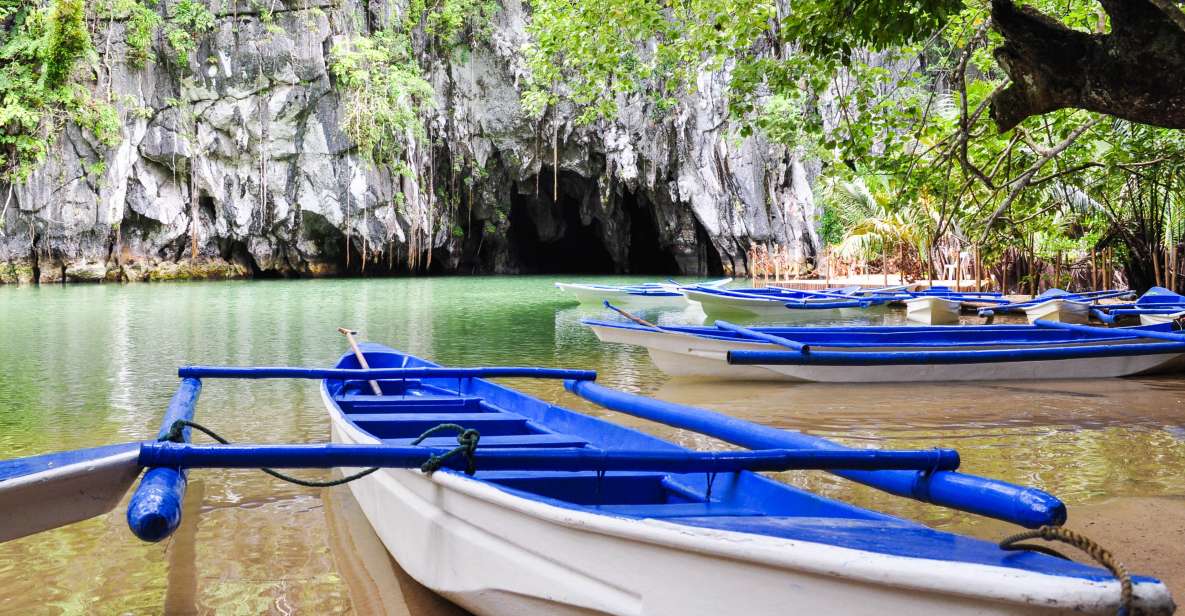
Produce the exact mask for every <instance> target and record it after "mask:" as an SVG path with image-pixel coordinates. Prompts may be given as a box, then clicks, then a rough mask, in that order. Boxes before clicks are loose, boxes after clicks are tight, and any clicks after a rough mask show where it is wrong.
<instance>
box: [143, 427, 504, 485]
mask: <svg viewBox="0 0 1185 616" xmlns="http://www.w3.org/2000/svg"><path fill="white" fill-rule="evenodd" d="M185 428H193V429H194V430H197V431H199V432H202V433H203V434H205V435H206V436H208V437H210V438H212V439H214V440H216V441H218V442H219V443H222V444H223V445H229V444H230V441H228V440H226V439H224V438H222V437H221V436H219V435H218V434H216V433H215V432H214V431H213V430H211V429H209V428H207V427H205V426H203V425H201V424H199V423H196V422H193V421H186V420H184V419H178V420H177V421H174V422H173V425H171V426H169V432H168V433H167V434H165V435H164V436H162V437H161V438H159V439H157V440H158V441H170V442H173V443H182V442H184V440H185V439H184V438H183V436H182V434H181V433H182V431H183V430H184V429H185ZM444 428H453V429H457V430H460V431H461V434H460V435H458V436H457V442H458V443H459V445H458V446H457V447H456V448H455V449H453V450H452V451H449V452H448V453H446V454H444V455H442V456H432V457H430V458H428V461H427V462H424V464H423V466H421V467H420V470H422V471H424V472H425V473H427V474H429V475H431V474H432V473H433V472H434V471H436V470H437V469H439V468H440V467H441V466H442V465H443V464H444V462H445V460H447V459H448V458H450V457H452V456H453V455H455V454H457V453H460V454H461V455H464V456H465V459H466V461H467V465H466V467H465V474H467V475H472V474H474V473H476V472H477V466H476V463H475V462H474V460H473V453H474V450H475V449H477V441H478V439H480V438H481V434H479V433H478V431H477V430H474V429H472V428H470V429H465V428H463V427H461V426H458V425H457V424H440V425H438V426H434V427H432V428H429V429H428V430H427V431H425V432H424V433H423V434H421V435H420V436H419V438H417V439H416V440H415V441H413V442H412V444H413V445H419V444H420V442H421V441H423V440H424V439H425V438H427V437H428V436H430V435H431V434H433V433H434V432H437V431H440V430H442V429H444ZM379 468H380V467H378V466H372V467H370V468H368V469H364V470H361V471H358V472H357V473H354V474H353V475H347V476H345V477H342V478H340V479H330V480H328V481H313V480H311V479H301V478H300V477H293V476H292V475H288V474H286V473H281V472H280V471H277V470H275V469H273V468H261V469H259V470H261V471H263V472H265V473H267V474H269V475H271V476H272V477H275V478H276V479H279V480H281V481H287V482H288V483H294V484H296V485H298V486H304V487H306V488H332V487H333V486H340V485H343V484H347V483H350V482H351V481H354V480H355V479H361V478H363V477H365V476H367V475H369V474H371V473H373V472H375V471H377V470H379Z"/></svg>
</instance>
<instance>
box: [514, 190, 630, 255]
mask: <svg viewBox="0 0 1185 616" xmlns="http://www.w3.org/2000/svg"><path fill="white" fill-rule="evenodd" d="M569 175H571V177H569ZM539 180H540V185H541V186H543V187H550V186H552V181H553V179H552V177H551V174H550V173H548V172H547V171H544V173H543V174H542V176H541V177H540V178H539ZM591 190H593V186H592V183H591V182H588V181H586V180H584V179H583V178H580V177H579V176H576V175H572V174H568V173H564V172H561V173H560V182H559V199H558V200H556V201H555V202H553V201H552V198H551V197H552V195H551V194H550V191H546V190H542V191H540V194H539V195H534V194H526V195H523V194H519V192H518V191H517V190H512V191H511V198H510V237H509V240H510V248H511V250H512V251H514V255H513V256H514V262H515V264H516V265H517V267H518V269H519V271H520V272H521V273H524V274H605V273H614V272H617V271H619V268H618V266H617V264H616V263H615V262H614V261H613V256H612V255H610V254H609V251H608V250H606V249H605V244H604V240H603V238H604V235H605V232H604V230H603V229H602V228H601V223H600V221H598V220H595V219H594V220H593V221H592V222H591V223H590V224H588V225H585V224H583V223H582V222H581V220H580V202H581V200H582V199H583V198H584V197H585V196H586V195H587V194H588V192H589V191H591ZM557 214H558V218H559V220H555V218H556V217H557ZM545 218H546V219H547V220H544V219H545ZM540 221H543V222H545V223H551V224H556V225H562V229H563V230H562V232H561V233H560V234H559V236H558V237H554V238H553V237H550V236H544V235H543V234H541V233H540V229H539V222H540Z"/></svg>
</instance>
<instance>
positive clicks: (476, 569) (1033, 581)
mask: <svg viewBox="0 0 1185 616" xmlns="http://www.w3.org/2000/svg"><path fill="white" fill-rule="evenodd" d="M322 395H323V398H324V400H325V403H326V407H327V408H328V409H329V414H330V418H331V427H332V433H333V439H334V441H335V442H341V443H374V442H375V440H374V439H373V437H371V436H370V435H368V434H366V433H363V432H360V431H359V430H357V429H356V428H355V427H354V426H352V425H351V424H350V423H349V422H348V421H346V420H345V419H344V418H343V416H342V415H341V414H340V412H338V411H337V410H336V406H335V405H334V404H333V403H332V401H331V400H330V398H329V396H328V394H327V393H325V391H324V389H323V391H322ZM352 470H353V469H345V471H344V472H347V473H348V472H352ZM479 472H480V471H479ZM349 486H350V489H351V491H352V492H353V494H354V497H355V498H356V499H357V501H358V503H359V505H360V506H361V509H362V511H363V512H364V513H365V515H366V517H367V519H368V521H369V522H370V523H371V525H372V526H373V527H374V529H375V531H376V533H377V534H378V536H379V538H380V539H381V540H382V542H383V544H384V545H385V546H386V548H387V550H388V551H389V552H390V553H391V555H392V556H393V557H394V558H395V560H396V561H398V562H399V564H400V566H401V567H402V568H403V569H404V570H406V571H407V573H408V574H409V575H411V577H413V578H415V579H416V580H417V581H418V582H420V583H421V584H423V585H425V586H426V587H428V588H429V589H431V590H433V591H435V592H437V593H439V594H441V595H443V596H445V597H446V598H448V599H450V600H452V601H454V602H455V603H457V604H458V605H461V606H462V607H464V608H466V609H468V610H470V611H472V612H474V613H476V614H481V615H493V616H502V615H507V616H509V615H518V614H557V615H562V616H566V615H577V614H580V615H586V614H625V615H637V616H667V615H670V616H676V615H677V616H687V615H697V614H704V615H708V614H722V613H741V614H752V615H755V616H756V615H766V614H769V615H772V614H782V613H785V610H786V606H787V605H793V606H794V607H795V610H796V611H800V612H801V613H818V614H824V613H830V614H835V613H843V614H852V615H864V614H867V615H873V614H877V615H880V614H909V615H910V616H919V615H929V614H934V615H938V614H943V615H956V616H958V615H971V614H976V615H990V614H1071V613H1076V614H1077V613H1098V614H1104V613H1108V612H1109V611H1110V610H1112V609H1113V608H1111V607H1110V605H1111V604H1113V601H1114V598H1115V597H1116V596H1117V595H1118V592H1119V590H1118V583H1117V582H1114V581H1106V582H1103V581H1091V580H1086V579H1073V578H1062V577H1056V576H1049V575H1044V574H1037V573H1030V572H1025V571H1018V570H1015V569H1001V568H998V567H990V566H985V565H979V564H971V563H958V562H942V563H941V564H939V563H937V562H936V561H933V560H929V559H924V558H910V557H902V556H893V555H885V554H877V553H872V552H865V551H862V550H855V549H849V548H843V547H837V546H831V545H824V544H819V543H812V542H806V541H798V540H791V539H783V538H778V537H770V536H760V535H751V534H748V533H737V532H731V531H726V530H716V529H711V528H698V527H695V526H687V525H684V524H674V523H669V522H664V521H661V520H656V519H643V520H638V519H627V518H618V517H613V516H608V515H597V514H590V513H586V512H582V511H574V510H570V509H564V508H560V507H554V506H551V505H548V504H546V503H539V502H535V501H531V500H528V499H524V498H520V497H518V496H516V495H514V494H513V493H510V492H507V491H504V490H500V489H497V488H494V487H492V486H489V485H486V484H484V483H482V482H479V481H474V480H471V479H468V478H466V477H464V476H462V475H458V474H455V473H450V472H438V473H436V474H434V475H432V476H427V475H424V474H423V473H420V472H419V471H411V470H397V469H390V470H380V471H378V472H375V473H373V474H371V475H369V476H367V477H365V478H362V479H359V480H357V481H354V482H351V483H350V484H349ZM877 523H882V522H881V521H879V520H878V521H877ZM1137 596H1138V597H1140V599H1141V602H1149V604H1156V605H1162V606H1163V605H1171V599H1170V598H1169V597H1168V593H1167V590H1166V589H1165V588H1164V586H1163V585H1160V584H1141V585H1139V587H1138V588H1137ZM1162 613H1166V614H1167V613H1168V612H1167V611H1166V612H1162Z"/></svg>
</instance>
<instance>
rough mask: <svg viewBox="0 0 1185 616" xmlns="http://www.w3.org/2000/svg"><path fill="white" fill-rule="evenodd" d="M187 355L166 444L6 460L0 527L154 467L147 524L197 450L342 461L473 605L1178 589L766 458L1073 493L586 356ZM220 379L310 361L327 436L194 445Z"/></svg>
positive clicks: (975, 496)
mask: <svg viewBox="0 0 1185 616" xmlns="http://www.w3.org/2000/svg"><path fill="white" fill-rule="evenodd" d="M179 375H180V376H181V377H182V380H181V384H180V386H179V387H178V390H177V393H176V394H175V395H174V397H173V399H172V401H171V402H170V404H169V407H168V410H167V411H166V414H165V419H164V421H163V422H162V425H161V430H160V433H159V435H158V440H150V441H144V442H136V443H127V444H124V445H115V446H110V447H104V448H98V449H92V450H84V451H78V452H66V453H61V454H49V455H46V456H38V457H34V458H25V459H20V460H9V461H3V462H0V514H3V515H0V540H7V539H11V538H14V537H17V536H22V535H25V534H29V533H31V532H37V531H40V530H45V529H48V528H52V527H56V526H59V525H62V524H66V523H69V522H71V521H76V520H80V519H85V518H86V517H92V516H94V515H99V514H101V513H103V512H104V511H108V510H110V509H111V508H113V507H114V506H115V505H116V504H117V503H118V502H120V499H121V497H122V495H123V494H124V493H125V492H126V490H127V489H128V488H129V487H130V486H131V485H132V484H133V483H134V481H135V479H136V478H137V477H138V476H140V475H141V472H142V471H144V469H147V470H146V471H145V472H144V473H143V478H142V479H141V481H140V485H139V487H137V489H136V491H135V493H134V494H133V496H132V498H131V501H130V503H129V506H128V512H127V518H128V523H129V526H130V527H131V528H132V530H133V532H134V533H135V534H136V535H137V536H139V537H140V538H142V539H145V540H148V541H159V540H161V539H163V538H165V537H167V536H169V534H170V533H172V532H173V531H174V530H176V528H177V527H178V526H179V525H180V524H181V523H183V520H182V519H181V511H182V509H181V502H182V499H183V497H184V492H185V487H186V482H187V476H188V473H189V472H191V469H198V468H254V467H278V468H329V467H342V468H344V469H345V471H344V472H346V473H351V474H350V475H349V478H350V479H351V481H350V483H349V486H350V489H351V490H352V491H353V493H354V496H355V497H356V499H357V500H358V502H359V504H360V505H361V508H362V510H363V512H364V513H365V515H366V517H367V519H368V520H369V522H370V523H371V525H372V526H373V527H374V529H375V531H376V533H377V534H378V536H379V538H380V539H381V540H382V542H383V543H384V545H385V546H386V547H387V549H388V550H389V551H390V553H391V555H392V556H393V557H394V558H395V559H396V560H397V561H398V562H399V564H400V565H401V566H402V567H403V569H405V570H406V571H407V572H408V574H409V575H411V577H413V578H415V579H416V580H417V581H419V582H420V583H422V584H424V585H425V586H427V587H428V588H430V589H432V590H434V591H436V592H438V593H440V594H442V595H443V596H445V597H447V598H449V599H451V600H452V601H454V602H456V603H458V604H459V605H461V606H463V607H465V608H467V609H469V610H471V611H473V612H475V613H477V614H492V615H503V614H523V613H547V614H589V613H610V614H629V615H635V614H637V615H667V614H670V615H680V616H682V615H687V614H720V613H739V614H746V615H752V616H760V615H766V614H770V615H772V614H783V613H785V611H786V609H787V606H793V608H794V609H795V610H797V611H802V612H805V613H818V614H834V613H843V614H909V615H911V616H915V615H924V614H936V615H937V614H942V615H947V614H1069V613H1076V614H1077V613H1089V614H1112V613H1115V612H1116V611H1117V609H1119V608H1121V607H1122V608H1126V607H1134V608H1137V609H1139V610H1141V612H1140V613H1143V614H1152V615H1161V614H1170V613H1172V611H1173V609H1174V606H1173V602H1172V598H1171V597H1170V595H1169V593H1168V590H1167V589H1166V588H1165V586H1164V585H1163V584H1162V583H1161V582H1159V581H1158V580H1155V579H1152V578H1148V577H1131V578H1127V577H1126V574H1125V573H1122V572H1120V571H1119V570H1118V569H1116V570H1115V571H1116V574H1117V575H1122V576H1124V577H1123V579H1121V580H1117V579H1116V578H1115V577H1113V575H1112V573H1111V572H1109V571H1107V570H1104V569H1099V568H1096V567H1093V566H1087V565H1084V564H1079V563H1075V562H1072V561H1067V560H1062V559H1059V558H1054V557H1052V556H1048V555H1045V554H1041V553H1037V552H1033V551H1013V549H1005V548H1003V547H1000V546H998V545H996V544H993V543H990V542H986V541H982V540H979V539H973V538H970V537H966V536H961V535H957V534H953V533H948V532H944V531H939V530H933V529H930V528H927V527H925V526H923V525H921V524H917V523H914V522H910V521H907V520H903V519H899V518H894V517H891V516H888V515H885V514H881V513H878V512H875V511H870V510H867V509H862V508H859V507H855V506H852V505H849V504H846V503H843V502H840V501H837V500H833V499H830V498H827V497H823V496H820V495H817V494H814V493H811V492H809V491H806V490H803V489H800V488H797V487H794V486H791V485H788V484H784V483H780V482H776V481H774V480H772V479H769V478H766V477H763V476H761V475H759V474H758V473H757V472H755V471H761V470H785V469H820V470H827V471H829V472H833V473H835V474H837V475H839V476H842V477H845V478H847V479H850V480H853V481H857V482H861V483H864V484H867V485H870V486H872V487H875V488H878V489H881V490H884V491H887V492H890V493H892V494H897V495H900V496H904V497H908V498H913V499H917V500H921V501H924V502H930V503H934V504H936V505H941V506H945V507H951V508H955V509H960V510H963V511H968V512H971V513H975V514H979V515H985V516H989V517H994V518H998V519H1001V520H1005V521H1008V522H1011V523H1015V524H1019V525H1021V526H1024V527H1026V528H1037V527H1041V528H1043V529H1046V530H1042V531H1041V532H1042V533H1050V534H1052V533H1056V532H1058V530H1059V529H1056V527H1057V526H1058V525H1060V524H1062V523H1063V522H1064V521H1065V518H1066V509H1065V506H1064V504H1063V503H1061V501H1059V500H1058V499H1057V498H1056V497H1054V496H1052V495H1050V494H1047V493H1045V492H1042V491H1040V490H1036V489H1033V488H1026V487H1022V486H1017V485H1013V484H1008V483H1004V482H1000V481H995V480H991V479H987V478H983V477H977V476H974V475H967V474H963V473H959V472H957V471H956V470H955V468H956V467H957V465H958V461H959V460H958V455H957V453H956V452H953V451H952V450H941V449H939V450H923V451H881V450H867V449H848V448H844V447H842V446H840V445H837V444H835V443H832V442H829V441H826V440H824V439H820V438H816V437H811V436H807V435H804V434H799V433H795V432H789V431H784V430H778V429H774V428H769V427H765V426H760V425H755V424H752V423H749V422H745V421H742V420H739V419H735V418H731V417H727V416H723V415H720V414H717V413H712V412H709V411H704V410H702V409H696V408H692V407H686V406H681V405H676V404H671V403H666V402H661V401H657V400H652V399H648V398H644V397H640V396H636V395H632V394H627V393H623V392H619V391H615V390H612V389H608V388H605V387H601V386H599V385H596V384H595V383H593V382H592V380H591V379H592V378H593V377H594V376H595V375H593V374H591V373H588V372H585V371H565V370H557V369H533V368H446V367H440V366H438V365H436V364H433V363H431V362H428V361H425V360H423V359H419V358H416V357H413V356H411V355H407V354H405V353H400V352H398V351H394V350H392V349H389V348H386V347H383V346H379V345H363V346H362V347H361V348H359V347H355V353H354V354H347V355H345V356H343V357H342V358H341V360H340V361H339V362H338V363H337V364H336V366H335V367H334V368H332V369H303V368H218V367H190V368H183V369H181V370H180V371H179ZM500 376H514V377H537V378H565V379H568V380H567V381H566V382H565V386H566V387H567V389H568V390H569V391H570V392H572V393H574V394H576V395H578V396H581V397H583V398H585V399H587V400H589V401H592V402H594V403H596V404H599V405H601V406H603V407H605V408H608V409H611V410H614V411H618V412H622V413H627V414H631V415H635V416H638V417H642V418H647V419H651V420H655V421H659V422H662V423H665V424H668V425H671V426H675V427H679V428H684V429H689V430H695V431H698V432H701V433H703V434H706V435H709V436H713V437H715V438H718V439H721V440H724V441H726V442H730V443H733V444H736V445H739V446H741V447H745V448H747V449H751V450H752V451H739V452H738V451H727V452H695V451H690V450H687V449H684V448H682V447H679V446H678V445H675V444H673V443H670V442H667V441H664V440H661V439H659V438H656V437H654V436H650V435H648V434H645V433H643V432H640V431H637V430H634V429H631V428H627V427H624V426H620V425H617V424H614V423H611V422H608V421H606V420H602V419H599V418H596V417H592V416H588V415H584V414H580V413H577V412H574V411H571V410H568V409H566V408H563V407H560V406H557V405H554V404H550V403H547V402H544V401H542V400H539V399H536V398H533V397H531V396H528V395H526V394H524V393H521V392H519V391H516V390H514V389H511V388H509V387H506V386H504V385H501V384H497V383H494V382H491V381H488V380H486V378H487V377H500ZM216 378H247V379H257V378H304V379H317V380H320V382H321V384H320V391H321V397H322V399H323V401H324V405H325V408H326V412H327V413H328V415H329V418H330V424H331V432H332V440H333V443H332V444H321V445H307V444H306V445H225V444H224V445H198V444H193V443H192V442H191V439H190V433H189V430H190V428H191V427H197V424H194V423H192V420H193V418H194V409H195V405H196V402H197V398H198V394H199V393H200V391H201V388H202V382H203V379H205V380H209V379H216ZM186 422H189V423H186ZM456 432H460V436H458V437H456V439H454V438H452V437H453V435H454V434H456ZM421 465H423V466H422V467H421ZM360 469H362V470H360ZM355 471H358V472H355ZM1050 527H1055V528H1054V529H1053V530H1048V529H1049V528H1050ZM1125 585H1128V586H1126V588H1127V589H1128V590H1130V596H1131V597H1132V598H1133V599H1132V601H1133V604H1132V605H1131V606H1125V605H1124V599H1123V596H1124V595H1123V593H1122V592H1121V590H1122V589H1123V588H1124V587H1125Z"/></svg>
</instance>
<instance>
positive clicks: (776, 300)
mask: <svg viewBox="0 0 1185 616" xmlns="http://www.w3.org/2000/svg"><path fill="white" fill-rule="evenodd" d="M680 292H681V293H682V294H683V296H684V297H686V298H687V301H689V302H692V303H693V304H698V305H699V306H700V308H702V309H703V311H704V314H706V315H707V316H708V317H711V318H717V317H747V318H761V319H767V320H774V321H794V320H814V319H820V318H834V317H837V316H854V315H855V314H859V313H861V312H862V311H863V310H864V309H866V308H868V307H869V306H873V305H878V306H881V305H884V304H885V303H887V302H888V301H889V300H888V299H871V298H858V297H854V296H850V295H844V294H840V293H832V292H820V291H797V290H793V289H781V288H777V287H765V288H762V289H727V290H726V289H706V288H702V287H686V288H683V289H681V290H680Z"/></svg>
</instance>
